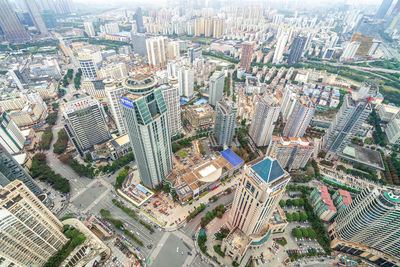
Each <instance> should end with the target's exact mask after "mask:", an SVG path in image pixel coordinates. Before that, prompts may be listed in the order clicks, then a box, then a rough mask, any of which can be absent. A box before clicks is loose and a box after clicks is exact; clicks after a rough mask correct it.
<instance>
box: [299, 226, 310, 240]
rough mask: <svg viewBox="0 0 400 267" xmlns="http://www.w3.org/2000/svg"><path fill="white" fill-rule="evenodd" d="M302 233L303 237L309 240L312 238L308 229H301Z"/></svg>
mask: <svg viewBox="0 0 400 267" xmlns="http://www.w3.org/2000/svg"><path fill="white" fill-rule="evenodd" d="M301 233H302V235H303V237H307V238H309V237H310V235H309V232H308V229H307V228H301Z"/></svg>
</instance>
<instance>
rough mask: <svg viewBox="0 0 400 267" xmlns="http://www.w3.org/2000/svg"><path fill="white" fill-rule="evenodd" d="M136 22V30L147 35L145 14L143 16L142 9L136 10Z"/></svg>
mask: <svg viewBox="0 0 400 267" xmlns="http://www.w3.org/2000/svg"><path fill="white" fill-rule="evenodd" d="M135 20H136V30H137V32H139V33H145V32H146V29H145V28H144V24H143V14H142V9H141V8H140V7H138V8H137V9H136V14H135Z"/></svg>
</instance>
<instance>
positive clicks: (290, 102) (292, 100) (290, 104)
mask: <svg viewBox="0 0 400 267" xmlns="http://www.w3.org/2000/svg"><path fill="white" fill-rule="evenodd" d="M296 102H297V93H296V88H295V87H294V86H293V85H286V86H285V88H284V92H283V97H282V101H281V111H282V118H283V120H284V121H287V120H288V118H289V116H290V114H291V113H292V111H293V108H294V106H295V104H296Z"/></svg>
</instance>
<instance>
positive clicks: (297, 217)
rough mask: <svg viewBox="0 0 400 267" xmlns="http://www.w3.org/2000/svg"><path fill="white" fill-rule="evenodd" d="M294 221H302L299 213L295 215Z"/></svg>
mask: <svg viewBox="0 0 400 267" xmlns="http://www.w3.org/2000/svg"><path fill="white" fill-rule="evenodd" d="M293 220H294V221H297V222H298V221H300V215H299V214H298V213H297V212H295V213H293Z"/></svg>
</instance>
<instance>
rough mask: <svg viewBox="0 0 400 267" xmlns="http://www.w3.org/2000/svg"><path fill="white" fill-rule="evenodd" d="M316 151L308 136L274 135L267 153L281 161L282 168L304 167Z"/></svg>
mask: <svg viewBox="0 0 400 267" xmlns="http://www.w3.org/2000/svg"><path fill="white" fill-rule="evenodd" d="M313 152H314V145H313V144H312V143H311V142H310V141H309V140H308V139H306V138H287V137H279V136H273V137H272V140H271V143H270V145H269V146H268V150H267V153H266V155H267V156H268V157H271V158H275V159H277V160H278V161H279V164H280V165H281V166H282V168H284V169H286V170H288V171H291V170H293V169H302V168H304V167H305V166H306V164H307V162H308V160H309V159H310V157H311V155H312V154H313Z"/></svg>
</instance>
